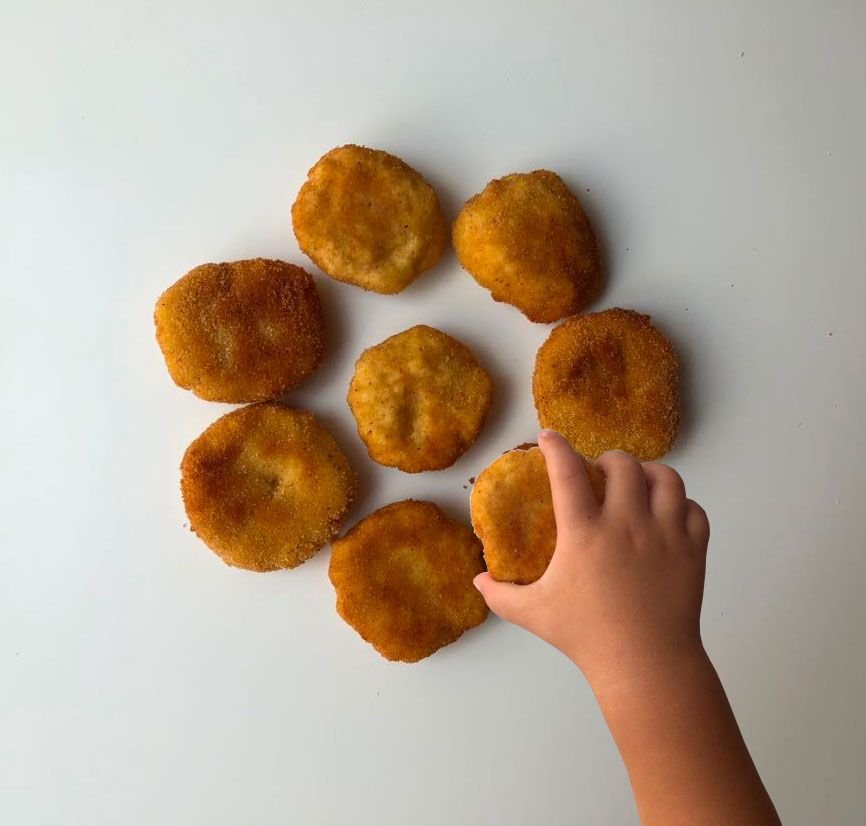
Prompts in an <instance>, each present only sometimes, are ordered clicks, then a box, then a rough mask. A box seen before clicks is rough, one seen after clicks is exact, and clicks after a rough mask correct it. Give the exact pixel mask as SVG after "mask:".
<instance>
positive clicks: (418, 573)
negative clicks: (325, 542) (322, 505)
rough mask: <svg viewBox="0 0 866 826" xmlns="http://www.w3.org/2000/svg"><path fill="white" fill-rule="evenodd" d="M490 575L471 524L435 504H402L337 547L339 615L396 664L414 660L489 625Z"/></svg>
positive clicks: (333, 568)
mask: <svg viewBox="0 0 866 826" xmlns="http://www.w3.org/2000/svg"><path fill="white" fill-rule="evenodd" d="M483 570H484V562H483V561H482V556H481V543H480V542H479V541H478V539H477V537H476V536H474V535H473V533H472V531H471V530H470V529H469V527H468V526H466V525H464V524H462V523H460V522H457V521H455V520H453V519H451V518H449V517H448V516H446V515H445V514H444V513H443V512H442V511H441V510H440V509H439V508H438V507H437V506H436V505H434V504H433V503H432V502H417V501H413V500H411V499H408V500H405V501H403V502H395V503H393V504H391V505H387V506H386V507H384V508H380V509H379V510H377V511H375V512H374V513H371V514H370V515H369V516H367V517H366V518H365V519H362V520H361V521H360V522H359V523H358V524H357V525H355V526H354V527H353V528H352V529H351V530H350V531H348V533H346V535H345V536H343V537H341V538H340V539H337V540H336V541H335V542H334V544H333V552H332V553H331V565H330V569H329V575H330V578H331V582H332V583H333V585H334V590H335V591H336V592H337V613H338V614H339V615H340V616H341V617H342V618H343V619H344V620H345V621H346V622H347V623H348V624H349V625H351V626H352V628H354V629H355V630H356V631H357V632H358V633H359V634H360V635H361V637H362V638H363V639H365V640H366V641H367V642H368V643H370V644H371V645H372V646H373V647H374V648H375V649H376V650H377V651H378V652H379V653H380V654H381V655H382V656H383V657H385V658H386V659H388V660H396V661H400V662H407V663H413V662H417V661H418V660H422V659H424V657H429V656H430V655H431V654H432V653H433V652H434V651H437V650H438V649H439V648H441V647H442V646H443V645H448V644H449V643H452V642H454V641H455V640H456V639H457V638H458V637H459V636H460V635H461V634H462V633H463V632H464V631H467V630H469V629H470V628H474V627H475V626H476V625H479V624H480V623H482V622H484V620H485V618H486V617H487V605H486V604H485V602H484V599H483V597H482V596H481V594H480V593H479V592H478V591H477V590H476V589H475V586H474V585H473V584H472V580H473V579H474V577H475V576H477V575H478V574H480V573H481V572H482V571H483Z"/></svg>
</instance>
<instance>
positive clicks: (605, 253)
mask: <svg viewBox="0 0 866 826" xmlns="http://www.w3.org/2000/svg"><path fill="white" fill-rule="evenodd" d="M553 171H554V172H556V173H557V174H558V175H559V176H560V177H561V178H562V180H563V181H565V183H566V186H568V188H569V189H570V190H571V191H572V192H573V193H574V194H575V196H576V197H577V200H578V201H580V205H581V206H582V207H583V211H584V212H585V213H586V215H587V217H588V218H589V224H590V226H591V227H592V232H593V234H594V235H595V240H596V243H597V244H598V249H599V254H600V257H601V284H600V286H599V290H598V293H597V294H596V298H595V300H593V302H592V304H591V305H590V306H589V307H587V308H586V309H584V310H582V311H581V314H583V313H585V312H592V311H593V310H595V309H604V308H605V307H606V306H608V305H607V303H606V302H605V297H604V294H605V292H606V291H607V287H608V284H609V283H610V276H611V273H612V272H615V271H616V266H615V265H616V256H615V254H614V249H613V246H612V244H611V243H610V237H609V234H608V231H607V222H606V220H605V216H604V212H603V211H602V209H601V208H600V207H599V205H598V203H597V202H596V199H595V198H594V197H593V193H592V190H591V189H590V190H588V188H587V186H586V185H585V184H584V183H582V182H581V181H579V180H577V179H576V178H575V177H574V176H573V175H570V174H563V173H562V172H560V171H557V170H553ZM602 202H603V199H602ZM557 323H560V322H557Z"/></svg>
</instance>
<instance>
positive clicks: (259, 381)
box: [154, 258, 325, 402]
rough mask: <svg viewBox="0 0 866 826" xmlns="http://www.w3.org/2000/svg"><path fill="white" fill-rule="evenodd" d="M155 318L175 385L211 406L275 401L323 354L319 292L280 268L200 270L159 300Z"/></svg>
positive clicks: (256, 264)
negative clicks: (275, 398)
mask: <svg viewBox="0 0 866 826" xmlns="http://www.w3.org/2000/svg"><path fill="white" fill-rule="evenodd" d="M154 318H155V321H156V338H157V341H158V342H159V346H160V347H161V348H162V353H163V356H164V357H165V363H166V366H167V367H168V371H169V373H170V374H171V377H172V379H174V382H175V384H177V385H179V386H180V387H184V388H187V389H188V390H192V392H193V393H195V394H196V395H197V396H199V397H200V398H202V399H206V400H208V401H219V402H253V401H262V400H265V399H272V398H274V397H276V396H279V395H280V394H281V393H284V392H285V391H286V390H290V389H291V388H293V387H295V386H296V385H298V384H300V383H301V382H302V381H303V380H304V379H306V378H307V377H308V376H309V375H310V374H311V373H312V372H313V371H314V370H315V369H316V368H317V367H318V366H319V364H320V363H321V361H322V357H323V356H324V354H325V324H324V320H323V318H322V307H321V304H320V303H319V294H318V292H317V291H316V285H315V283H314V282H313V279H312V277H311V276H310V275H309V274H308V273H306V272H305V271H304V270H302V269H301V268H300V267H295V266H293V265H292V264H287V263H285V262H284V261H271V260H268V259H266V258H253V259H251V260H248V261H233V262H230V263H225V264H202V265H201V266H200V267H196V268H195V269H194V270H191V271H190V272H188V273H187V274H186V275H185V276H184V277H183V278H181V279H180V280H179V281H178V282H176V283H175V284H174V285H172V286H171V287H169V288H168V289H167V290H166V291H165V292H164V293H163V294H162V295H161V296H160V298H159V300H158V301H157V303H156V312H155V314H154Z"/></svg>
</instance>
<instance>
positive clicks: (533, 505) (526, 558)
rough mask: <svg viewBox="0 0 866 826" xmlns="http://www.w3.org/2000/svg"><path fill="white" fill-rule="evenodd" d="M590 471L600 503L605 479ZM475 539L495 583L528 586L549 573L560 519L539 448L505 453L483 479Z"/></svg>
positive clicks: (478, 486) (473, 505)
mask: <svg viewBox="0 0 866 826" xmlns="http://www.w3.org/2000/svg"><path fill="white" fill-rule="evenodd" d="M586 471H587V475H588V476H589V482H590V484H591V485H592V489H593V492H594V493H595V497H596V499H597V500H598V502H599V504H600V503H601V502H602V500H603V499H604V474H603V473H602V472H601V469H600V468H598V467H597V466H596V465H595V464H594V463H592V462H586ZM469 511H470V515H471V518H472V527H473V528H474V529H475V534H476V535H477V536H478V538H479V539H480V540H481V543H482V545H484V559H485V561H486V562H487V570H488V571H490V576H492V577H493V579H498V580H500V581H505V582H518V583H520V584H522V585H526V584H528V583H530V582H535V580H537V579H538V578H539V577H541V575H542V574H543V573H544V572H545V571H546V570H547V566H548V565H549V564H550V560H551V558H552V557H553V551H554V549H555V547H556V519H555V518H554V515H553V499H552V498H551V494H550V482H549V481H548V478H547V467H546V465H545V463H544V454H543V453H542V452H541V450H540V449H539V448H538V447H536V446H535V445H527V446H521V447H519V448H515V449H514V450H510V451H508V452H507V453H504V454H503V455H502V456H500V457H499V458H498V459H496V460H495V461H494V462H491V464H489V465H488V466H487V467H486V468H485V469H484V470H483V471H482V472H481V473H480V474H479V475H478V478H477V479H476V481H475V485H474V487H473V488H472V493H471V495H470V498H469Z"/></svg>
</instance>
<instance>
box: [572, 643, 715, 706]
mask: <svg viewBox="0 0 866 826" xmlns="http://www.w3.org/2000/svg"><path fill="white" fill-rule="evenodd" d="M572 660H574V658H572ZM574 661H575V662H577V661H576V660H574ZM578 665H580V664H579V663H578ZM582 670H583V672H584V675H585V676H586V678H587V681H588V682H589V685H590V688H591V689H592V691H593V693H594V694H595V696H596V699H597V700H598V702H599V704H600V705H601V706H602V707H603V708H604V706H605V704H607V703H615V702H619V701H620V700H628V699H629V698H632V697H650V696H654V695H658V694H660V693H663V692H665V691H666V690H668V689H672V690H674V691H675V690H676V688H677V686H683V685H684V684H686V683H691V682H693V681H694V680H696V679H698V680H699V679H701V678H703V677H704V676H705V675H706V674H708V673H714V669H713V666H712V663H711V662H710V658H709V656H708V655H707V652H706V651H705V649H704V647H703V643H702V642H701V640H700V639H697V640H689V641H683V642H681V643H679V644H675V645H665V646H659V647H651V646H645V647H642V648H641V649H640V650H638V651H628V652H624V651H613V652H611V653H610V655H609V656H606V657H605V658H603V659H602V660H601V661H599V662H597V663H594V664H593V666H591V667H587V668H582Z"/></svg>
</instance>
